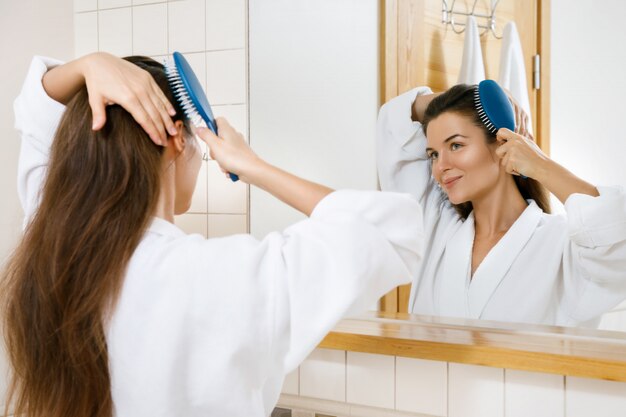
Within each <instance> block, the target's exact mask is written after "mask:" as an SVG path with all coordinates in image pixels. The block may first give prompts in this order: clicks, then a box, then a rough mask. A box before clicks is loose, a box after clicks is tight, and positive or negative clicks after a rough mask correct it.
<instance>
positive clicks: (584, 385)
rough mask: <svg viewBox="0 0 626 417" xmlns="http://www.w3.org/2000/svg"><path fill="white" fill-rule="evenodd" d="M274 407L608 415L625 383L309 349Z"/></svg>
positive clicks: (411, 413)
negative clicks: (310, 352)
mask: <svg viewBox="0 0 626 417" xmlns="http://www.w3.org/2000/svg"><path fill="white" fill-rule="evenodd" d="M279 406H280V407H283V408H290V409H293V410H296V411H298V414H297V415H298V416H301V417H314V416H315V412H317V413H321V414H324V415H329V416H337V417H347V416H354V417H357V416H358V417H368V416H389V417H392V416H393V417H417V416H445V417H529V416H532V417H614V416H622V415H626V411H625V410H626V383H623V382H612V381H603V380H595V379H586V378H575V377H565V376H561V375H553V374H542V373H534V372H525V371H517V370H510V369H502V368H491V367H485V366H476V365H465V364H458V363H446V362H438V361H429V360H421V359H411V358H402V357H394V356H385V355H373V354H368V353H356V352H346V351H339V350H329V349H317V350H315V351H314V352H313V353H312V354H311V355H310V356H309V358H308V359H306V360H305V361H304V362H303V363H302V364H301V366H300V368H299V369H296V370H295V371H294V372H292V373H291V374H290V375H288V376H287V378H286V380H285V383H284V385H283V395H282V396H281V400H280V401H279Z"/></svg>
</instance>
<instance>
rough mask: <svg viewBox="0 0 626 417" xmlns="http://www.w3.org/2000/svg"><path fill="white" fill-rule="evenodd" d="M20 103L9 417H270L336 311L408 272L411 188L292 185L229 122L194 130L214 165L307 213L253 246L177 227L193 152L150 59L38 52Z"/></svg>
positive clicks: (415, 215)
mask: <svg viewBox="0 0 626 417" xmlns="http://www.w3.org/2000/svg"><path fill="white" fill-rule="evenodd" d="M172 105H174V107H173V106H172ZM105 106H106V107H105ZM15 113H16V126H17V128H18V130H20V132H21V135H22V148H21V153H20V161H19V168H18V182H19V183H18V191H19V196H20V200H21V203H22V206H23V208H24V211H25V214H26V228H25V235H24V237H23V239H22V241H21V242H20V244H19V246H18V247H17V249H16V251H15V253H14V254H13V256H12V258H11V259H10V260H9V262H8V268H7V269H6V271H4V272H3V274H2V278H3V285H4V287H3V288H2V292H1V294H2V298H3V307H4V311H3V316H2V317H3V320H4V322H3V330H4V332H5V337H6V341H7V347H8V354H9V358H10V364H11V366H12V371H13V372H12V385H11V387H10V391H9V397H8V399H9V401H8V402H7V405H8V407H9V408H10V409H11V410H12V411H13V412H14V414H15V415H21V416H28V417H43V416H46V417H86V416H91V417H111V416H113V415H117V416H185V417H193V416H242V417H243V416H245V417H251V416H267V415H269V413H270V412H271V410H272V408H273V406H274V404H275V403H276V401H277V399H278V395H279V393H280V389H281V386H282V382H283V379H284V376H285V374H286V373H288V372H290V371H291V370H293V369H294V368H295V367H297V366H298V365H299V363H300V361H302V360H303V359H304V358H305V357H306V356H307V355H308V354H309V353H310V352H311V351H312V350H313V349H314V348H315V346H317V344H318V343H319V342H320V341H321V339H322V338H323V337H324V336H325V335H326V333H327V332H328V331H329V330H331V328H332V327H333V326H334V325H335V324H336V322H337V321H339V320H340V319H341V318H342V317H343V316H344V315H346V314H349V313H355V312H358V311H360V310H365V309H367V308H369V307H371V306H372V305H373V304H374V303H375V301H376V300H377V299H378V297H380V296H381V295H382V294H384V293H385V292H386V291H388V290H390V289H391V288H393V287H394V286H395V285H398V284H400V283H402V282H409V281H410V279H411V276H412V275H414V274H415V271H416V268H417V264H418V261H419V259H420V253H421V236H422V234H423V230H422V225H421V216H420V215H419V212H420V208H419V206H418V204H417V203H416V202H415V201H414V200H413V199H412V198H410V197H409V196H407V195H399V194H395V193H379V192H373V191H349V190H346V191H335V192H334V191H333V190H331V189H329V188H327V187H325V186H322V185H319V184H315V183H312V182H309V181H306V180H304V179H301V178H298V177H296V176H294V175H291V174H289V173H286V172H284V171H282V170H280V169H278V168H276V167H274V166H272V165H270V164H268V163H266V162H265V161H263V160H262V159H261V158H259V157H258V156H257V155H255V154H254V153H253V152H252V150H251V149H250V148H249V147H248V145H247V144H246V142H245V140H244V139H243V136H242V135H241V134H239V133H238V132H236V131H235V130H234V129H233V128H232V127H231V126H230V125H229V124H228V123H227V122H226V121H225V120H222V119H218V121H217V123H218V127H219V132H220V138H218V137H217V136H215V135H213V134H212V133H211V132H210V131H208V130H207V129H201V130H198V131H197V134H198V135H199V136H200V137H201V139H202V140H204V141H205V142H207V143H208V145H209V146H210V148H211V154H212V156H213V158H214V159H215V160H217V162H218V163H219V164H220V166H221V168H222V169H223V170H224V171H228V172H232V173H236V174H238V175H239V178H240V179H241V180H242V181H245V182H248V183H250V184H252V185H255V186H258V187H260V188H262V189H264V190H266V191H267V192H269V193H271V194H273V195H275V196H276V197H278V198H280V199H281V200H283V201H284V202H286V203H287V204H290V205H292V206H293V207H294V208H296V209H298V210H300V211H301V212H303V213H304V214H306V215H308V216H310V219H307V220H304V221H302V222H299V223H296V224H294V225H292V226H291V227H289V228H288V229H286V230H285V231H283V232H274V233H270V234H269V235H268V236H267V237H265V238H264V239H263V240H257V239H255V238H254V237H252V236H250V235H234V236H229V237H225V238H219V239H205V238H204V237H202V236H200V235H197V234H196V235H186V234H185V233H183V232H182V231H181V230H180V229H178V228H177V227H176V226H175V225H174V224H173V220H174V215H177V214H182V213H184V212H185V211H187V210H188V208H189V206H190V202H191V196H192V194H193V191H194V188H195V183H196V179H197V176H198V172H199V170H200V167H201V164H202V154H201V151H200V148H199V146H198V144H197V143H196V139H195V138H194V135H193V132H192V131H191V129H190V126H189V121H188V120H186V118H185V117H184V116H183V112H182V110H181V108H180V107H179V106H178V105H177V103H176V102H175V101H174V97H173V94H172V91H171V89H170V86H169V84H168V81H167V78H166V75H165V71H164V68H163V65H161V64H159V63H157V62H156V61H154V60H152V59H149V58H145V57H130V58H128V59H126V60H122V59H119V58H116V57H113V56H111V55H108V54H104V53H97V54H92V55H87V56H85V57H83V58H80V59H77V60H75V61H71V62H68V63H66V64H62V63H60V62H57V61H54V60H50V59H44V58H35V59H34V60H33V63H32V65H31V68H30V70H29V73H28V76H27V78H26V81H25V83H24V86H23V89H22V92H21V94H20V96H19V97H18V98H17V100H16V102H15ZM279 128H280V126H277V129H279ZM162 145H163V146H162Z"/></svg>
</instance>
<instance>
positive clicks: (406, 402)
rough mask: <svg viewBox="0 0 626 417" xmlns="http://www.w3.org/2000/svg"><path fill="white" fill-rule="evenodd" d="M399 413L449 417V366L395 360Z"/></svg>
mask: <svg viewBox="0 0 626 417" xmlns="http://www.w3.org/2000/svg"><path fill="white" fill-rule="evenodd" d="M396 410H400V411H411V412H414V413H424V414H432V415H435V416H447V415H448V364H447V363H446V362H439V361H429V360H424V359H413V358H402V357H399V356H398V357H396Z"/></svg>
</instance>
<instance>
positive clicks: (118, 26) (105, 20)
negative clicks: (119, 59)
mask: <svg viewBox="0 0 626 417" xmlns="http://www.w3.org/2000/svg"><path fill="white" fill-rule="evenodd" d="M131 16H132V11H131V8H130V7H125V8H122V9H111V10H103V11H99V12H98V35H99V37H98V46H99V49H100V51H106V52H110V53H112V54H113V55H117V56H127V55H132V53H133V45H132V42H133V41H132V18H131Z"/></svg>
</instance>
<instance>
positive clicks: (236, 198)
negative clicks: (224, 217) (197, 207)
mask: <svg viewBox="0 0 626 417" xmlns="http://www.w3.org/2000/svg"><path fill="white" fill-rule="evenodd" d="M208 165H209V175H208V186H209V194H208V199H209V213H215V214H225V213H229V214H245V213H247V212H248V186H247V185H246V183H244V182H243V181H237V182H233V181H231V179H230V178H227V177H226V175H225V174H224V173H223V172H222V170H221V169H220V168H219V165H218V164H217V162H215V161H209V163H208Z"/></svg>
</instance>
